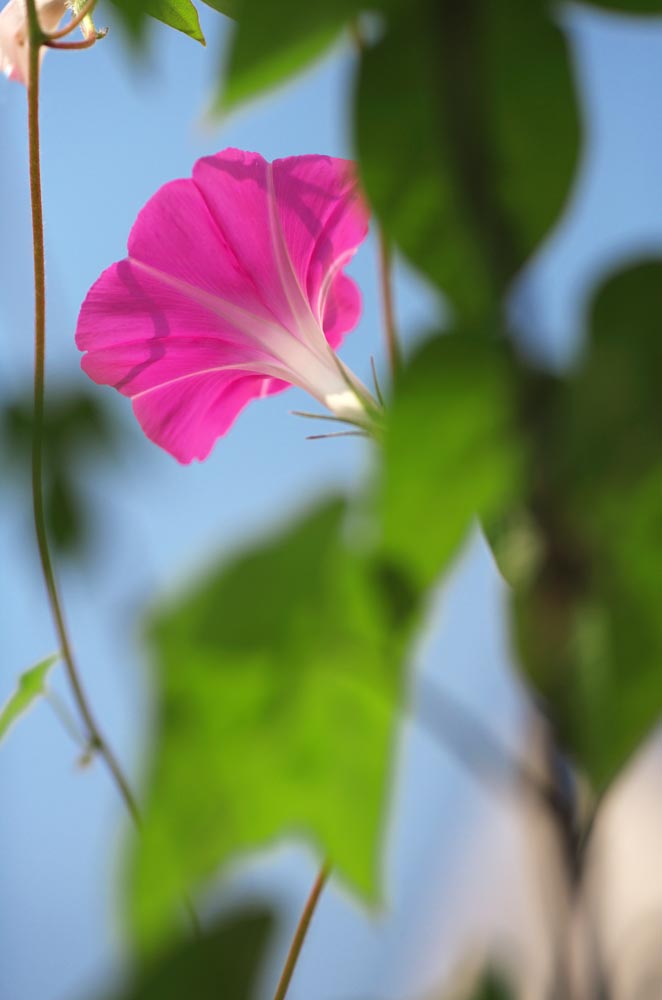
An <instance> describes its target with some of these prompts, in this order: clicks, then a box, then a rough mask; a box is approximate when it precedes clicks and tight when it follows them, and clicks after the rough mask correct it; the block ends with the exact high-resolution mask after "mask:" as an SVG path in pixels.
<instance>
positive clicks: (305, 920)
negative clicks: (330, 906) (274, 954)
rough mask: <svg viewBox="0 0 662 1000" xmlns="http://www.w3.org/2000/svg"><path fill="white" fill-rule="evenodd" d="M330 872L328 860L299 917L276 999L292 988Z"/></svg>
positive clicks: (281, 998)
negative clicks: (304, 944) (302, 951)
mask: <svg viewBox="0 0 662 1000" xmlns="http://www.w3.org/2000/svg"><path fill="white" fill-rule="evenodd" d="M330 874H331V866H330V864H329V863H328V862H326V863H325V864H324V865H322V867H321V868H320V870H319V872H318V873H317V878H316V879H315V882H314V883H313V887H312V889H311V890H310V894H309V896H308V899H307V900H306V905H305V906H304V908H303V912H302V914H301V916H300V917H299V923H298V924H297V929H296V931H295V932H294V937H293V938H292V944H291V945H290V950H289V952H288V953H287V958H286V959H285V965H284V966H283V971H282V973H281V976H280V979H279V981H278V986H277V988H276V992H275V993H274V1000H285V997H286V996H287V991H288V989H289V988H290V983H291V982H292V976H293V975H294V970H295V969H296V965H297V962H298V960H299V955H300V954H301V949H302V947H303V943H304V941H305V940H306V935H307V933H308V928H309V927H310V923H311V920H312V919H313V916H314V913H315V909H316V907H317V903H318V902H319V898H320V896H321V895H322V890H323V889H324V886H325V885H326V882H327V880H328V878H329V875H330Z"/></svg>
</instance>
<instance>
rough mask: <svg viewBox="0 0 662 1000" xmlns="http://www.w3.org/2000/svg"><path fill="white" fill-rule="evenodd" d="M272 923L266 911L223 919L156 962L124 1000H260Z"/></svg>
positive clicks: (144, 972)
mask: <svg viewBox="0 0 662 1000" xmlns="http://www.w3.org/2000/svg"><path fill="white" fill-rule="evenodd" d="M273 922H274V921H273V917H272V915H271V914H270V913H269V911H267V910H245V911H239V912H236V913H231V914H229V915H227V916H225V917H223V918H222V919H221V920H220V921H219V922H218V923H217V924H216V925H215V926H214V927H212V928H211V929H210V930H209V931H206V932H205V935H204V937H203V938H202V939H200V940H196V939H195V938H191V939H190V940H188V941H186V942H185V943H182V944H179V945H177V946H176V947H174V948H173V949H172V950H171V951H169V952H166V954H165V955H163V956H161V957H160V958H159V959H158V960H157V961H156V962H154V963H153V964H151V965H150V966H149V967H148V968H147V969H146V970H144V971H143V972H142V974H141V975H140V976H139V978H138V982H137V983H136V984H135V985H134V986H132V987H131V988H130V989H129V990H128V991H127V992H125V993H123V994H122V998H121V1000H182V998H184V997H189V998H190V1000H226V998H227V1000H255V995H256V990H257V988H258V987H257V984H258V983H259V981H260V977H261V975H262V974H263V971H264V958H265V953H266V950H267V948H268V946H269V939H270V937H271V933H272V930H273Z"/></svg>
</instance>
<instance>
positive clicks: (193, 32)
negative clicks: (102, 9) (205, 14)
mask: <svg viewBox="0 0 662 1000" xmlns="http://www.w3.org/2000/svg"><path fill="white" fill-rule="evenodd" d="M110 2H111V3H112V4H113V5H114V6H115V7H116V8H117V9H118V11H119V12H120V14H121V15H122V19H123V21H124V23H125V25H126V27H127V28H128V30H129V32H130V33H131V34H132V35H133V36H134V37H136V38H137V37H140V36H141V34H142V32H143V27H144V21H145V18H146V17H147V16H148V15H149V16H150V17H153V18H155V19H156V20H157V21H162V22H163V24H167V25H168V27H170V28H175V29H176V30H177V31H181V32H182V33H183V34H184V35H188V36H189V38H193V39H195V41H196V42H201V43H202V44H203V45H204V44H205V36H204V35H203V34H202V30H201V28H200V20H199V18H198V12H197V10H196V8H195V6H194V5H193V3H192V2H191V0H110Z"/></svg>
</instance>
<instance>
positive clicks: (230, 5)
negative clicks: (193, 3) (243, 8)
mask: <svg viewBox="0 0 662 1000" xmlns="http://www.w3.org/2000/svg"><path fill="white" fill-rule="evenodd" d="M202 2H203V3H206V4H207V6H208V7H212V8H213V10H217V11H218V12H219V14H225V15H226V17H236V16H237V4H238V0H202Z"/></svg>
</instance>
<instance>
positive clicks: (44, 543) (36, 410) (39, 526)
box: [27, 0, 140, 826]
mask: <svg viewBox="0 0 662 1000" xmlns="http://www.w3.org/2000/svg"><path fill="white" fill-rule="evenodd" d="M27 12H28V25H29V76H28V88H27V89H28V141H29V160H30V200H31V205H32V243H33V260H34V302H35V324H34V329H35V354H34V405H33V431H32V506H33V514H34V527H35V535H36V538H37V548H38V550H39V560H40V563H41V571H42V576H43V580H44V585H45V587H46V592H47V595H48V601H49V604H50V608H51V614H52V617H53V623H54V626H55V631H56V633H57V636H58V642H59V645H60V653H61V654H62V659H63V661H64V665H65V669H66V673H67V677H68V679H69V683H70V686H71V690H72V693H73V696H74V699H75V701H76V705H77V706H78V709H79V711H80V714H81V717H82V719H83V722H84V723H85V727H86V730H87V737H88V740H89V746H90V749H91V750H93V751H96V752H97V753H98V754H99V755H100V756H101V757H102V758H103V760H104V761H105V763H106V765H107V767H108V770H109V771H110V774H111V776H112V778H113V780H114V782H115V785H116V786H117V789H118V791H119V793H120V795H121V797H122V799H123V800H124V803H125V805H126V807H127V809H128V811H129V813H130V815H131V817H132V819H133V820H134V822H135V823H136V825H137V826H140V813H139V810H138V805H137V802H136V799H135V797H134V795H133V792H132V791H131V788H130V786H129V783H128V781H127V779H126V778H125V776H124V773H123V772H122V769H121V767H120V765H119V763H118V761H117V758H116V757H115V754H114V753H113V751H112V750H111V748H110V746H109V745H108V743H107V742H106V739H105V738H104V736H103V734H102V733H101V730H100V729H99V726H98V725H97V722H96V720H95V718H94V715H93V712H92V709H91V707H90V703H89V701H88V698H87V695H86V693H85V690H84V688H83V686H82V682H81V679H80V674H79V671H78V668H77V666H76V661H75V658H74V654H73V649H72V645H71V641H70V639H69V633H68V630H67V626H66V623H65V619H64V613H63V610H62V602H61V600H60V595H59V592H58V587H57V582H56V579H55V572H54V570H53V562H52V559H51V553H50V548H49V543H48V533H47V529H46V518H45V512H44V492H43V451H44V395H45V369H46V265H45V252H44V218H43V207H42V193H41V162H40V141H39V56H40V49H41V46H42V44H44V42H45V40H46V38H45V35H44V33H43V31H42V29H41V27H40V24H39V19H38V16H37V10H36V6H35V0H27Z"/></svg>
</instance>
